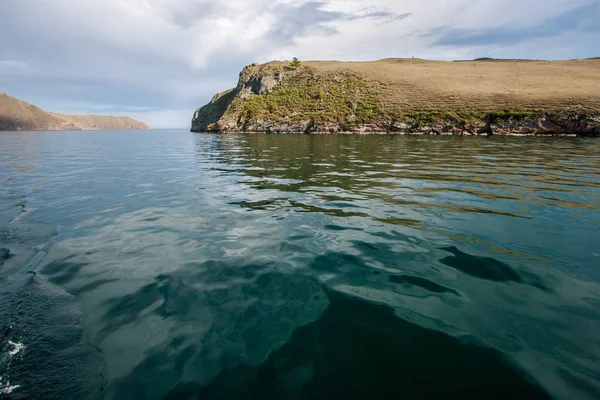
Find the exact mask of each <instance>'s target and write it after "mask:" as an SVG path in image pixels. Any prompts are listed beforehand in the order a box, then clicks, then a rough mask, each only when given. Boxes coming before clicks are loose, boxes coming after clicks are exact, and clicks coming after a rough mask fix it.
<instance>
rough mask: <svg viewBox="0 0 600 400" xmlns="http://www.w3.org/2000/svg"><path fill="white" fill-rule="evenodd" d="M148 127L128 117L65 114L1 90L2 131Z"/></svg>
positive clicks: (0, 118) (0, 128) (0, 121)
mask: <svg viewBox="0 0 600 400" xmlns="http://www.w3.org/2000/svg"><path fill="white" fill-rule="evenodd" d="M110 129H149V128H148V126H147V125H146V124H144V123H143V122H139V121H135V120H133V119H131V118H129V117H110V116H99V115H62V114H53V113H48V112H46V111H44V110H42V109H40V108H38V107H36V106H34V105H32V104H29V103H26V102H24V101H21V100H18V99H15V98H14V97H11V96H8V95H6V94H2V93H0V131H54V130H110Z"/></svg>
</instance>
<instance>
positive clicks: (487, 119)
mask: <svg viewBox="0 0 600 400" xmlns="http://www.w3.org/2000/svg"><path fill="white" fill-rule="evenodd" d="M191 130H192V131H194V132H218V133H229V132H231V133H233V132H247V133H395V134H414V135H571V136H600V60H595V59H589V60H572V61H527V60H493V59H480V60H474V61H454V62H442V61H425V60H419V59H386V60H380V61H375V62H356V63H353V62H329V61H327V62H296V63H294V62H292V63H290V62H271V63H267V64H262V65H258V64H252V65H249V66H247V67H245V68H244V69H243V70H242V72H241V73H240V77H239V81H238V84H237V86H236V87H235V88H233V89H230V90H228V91H225V92H223V93H218V94H216V95H215V96H214V97H213V99H212V101H211V102H210V103H209V104H207V105H205V106H204V107H201V108H199V109H198V110H196V112H195V114H194V116H193V119H192V129H191Z"/></svg>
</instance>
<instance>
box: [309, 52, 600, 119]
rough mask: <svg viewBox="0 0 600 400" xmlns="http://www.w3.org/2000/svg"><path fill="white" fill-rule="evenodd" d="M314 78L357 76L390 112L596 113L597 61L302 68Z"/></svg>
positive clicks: (599, 90) (390, 62) (599, 99)
mask: <svg viewBox="0 0 600 400" xmlns="http://www.w3.org/2000/svg"><path fill="white" fill-rule="evenodd" d="M302 64H303V65H305V66H307V67H310V68H312V69H314V70H315V72H316V73H317V74H323V73H324V74H329V73H337V72H339V71H341V70H347V71H351V72H355V73H359V74H361V75H362V76H363V77H364V79H365V80H366V81H367V82H368V86H369V87H370V88H371V89H373V90H374V92H375V93H377V97H378V100H379V104H380V106H381V107H382V108H385V109H387V110H389V111H392V112H408V111H420V110H423V111H429V110H447V109H451V110H455V111H457V110H464V111H494V110H503V109H518V110H523V109H545V110H556V109H562V108H566V107H573V106H582V107H583V108H586V109H595V110H600V60H574V61H508V60H507V61H504V60H498V61H495V60H481V61H460V62H457V61H455V62H442V61H424V60H419V59H386V60H381V61H375V62H328V61H324V62H319V61H317V62H303V63H302Z"/></svg>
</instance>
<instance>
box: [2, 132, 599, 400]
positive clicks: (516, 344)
mask: <svg viewBox="0 0 600 400" xmlns="http://www.w3.org/2000/svg"><path fill="white" fill-rule="evenodd" d="M599 233H600V140H593V139H587V140H586V139H566V138H477V137H474V138H462V137H394V136H216V135H205V134H193V133H188V132H184V131H172V132H168V131H151V132H86V133H83V132H40V133H23V132H22V133H2V134H0V336H1V337H0V340H1V342H0V376H2V379H1V380H0V390H2V391H3V392H5V394H4V395H2V394H0V397H2V396H4V397H5V398H7V399H13V398H14V399H27V398H36V399H65V398H70V399H96V398H105V399H134V398H147V399H329V398H344V397H345V398H373V399H375V398H394V399H397V398H435V399H438V398H460V399H465V398H472V399H482V398H488V399H489V398H497V399H504V398H510V397H517V396H518V398H528V399H537V398H540V399H543V398H565V399H593V398H599V397H600V360H599V357H600V329H599V328H600V242H599V240H598V234H599ZM11 353H12V354H11ZM8 392H12V393H10V394H8Z"/></svg>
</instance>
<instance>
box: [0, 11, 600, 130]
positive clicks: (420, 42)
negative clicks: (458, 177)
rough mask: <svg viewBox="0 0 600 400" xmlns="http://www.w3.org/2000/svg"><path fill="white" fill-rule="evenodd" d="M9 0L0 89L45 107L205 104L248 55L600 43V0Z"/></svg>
mask: <svg viewBox="0 0 600 400" xmlns="http://www.w3.org/2000/svg"><path fill="white" fill-rule="evenodd" d="M2 8H3V10H2V13H0V37H3V38H11V40H3V41H1V42H0V90H2V91H7V92H9V93H10V94H13V95H15V96H17V97H19V96H20V97H24V99H25V100H26V99H27V98H36V99H42V102H43V103H44V104H42V106H44V107H46V108H48V109H52V108H53V104H64V103H68V102H71V104H72V105H79V106H81V107H82V108H81V110H79V111H81V112H86V111H87V110H93V109H94V107H98V106H100V107H101V106H103V105H117V106H118V107H117V108H120V109H122V110H124V111H126V110H128V109H129V110H131V111H135V110H136V108H139V107H142V108H144V109H148V110H149V111H147V113H155V115H156V117H151V118H152V119H153V120H155V121H159V120H160V119H161V118H163V119H164V121H165V123H166V122H168V123H171V121H172V119H171V118H167V115H168V113H167V111H166V110H171V109H177V110H181V109H185V110H187V109H190V110H192V109H193V108H195V107H197V106H200V105H202V104H203V103H204V102H205V101H207V100H208V99H210V97H211V96H212V94H213V93H214V92H216V91H221V90H223V89H226V88H228V87H230V86H232V85H234V84H235V82H236V80H237V72H238V71H239V70H240V69H241V67H243V66H244V65H246V64H249V63H251V62H265V61H269V60H271V59H289V58H291V57H293V56H298V57H300V58H301V59H341V60H368V59H378V58H386V57H411V56H415V57H423V58H435V59H455V58H474V57H479V56H487V57H521V58H578V57H586V56H589V57H591V56H598V55H599V54H592V53H590V52H591V51H592V50H593V49H594V48H595V46H594V44H595V43H596V42H597V41H598V39H600V31H599V30H598V29H594V26H595V24H594V23H593V21H594V20H597V19H600V5H598V2H597V1H596V0H429V1H427V2H422V1H417V0H410V1H409V0H368V1H358V0H323V1H320V2H316V1H312V2H311V1H304V0H302V1H300V0H293V1H292V0H252V1H250V0H229V1H218V0H104V1H102V2H99V1H96V0H61V1H55V0H5V1H4V2H3V7H2ZM574 39H575V40H574ZM577 39H579V40H577ZM16 60H18V61H16ZM73 87H79V90H74V89H73ZM179 114H182V113H178V115H179ZM147 115H148V116H149V115H151V114H147ZM190 116H191V115H190ZM188 120H189V117H188V118H186V119H185V120H182V121H181V123H179V124H178V125H182V124H188V122H189V121H188ZM157 124H158V125H160V126H164V125H165V124H162V123H158V122H157Z"/></svg>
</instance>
